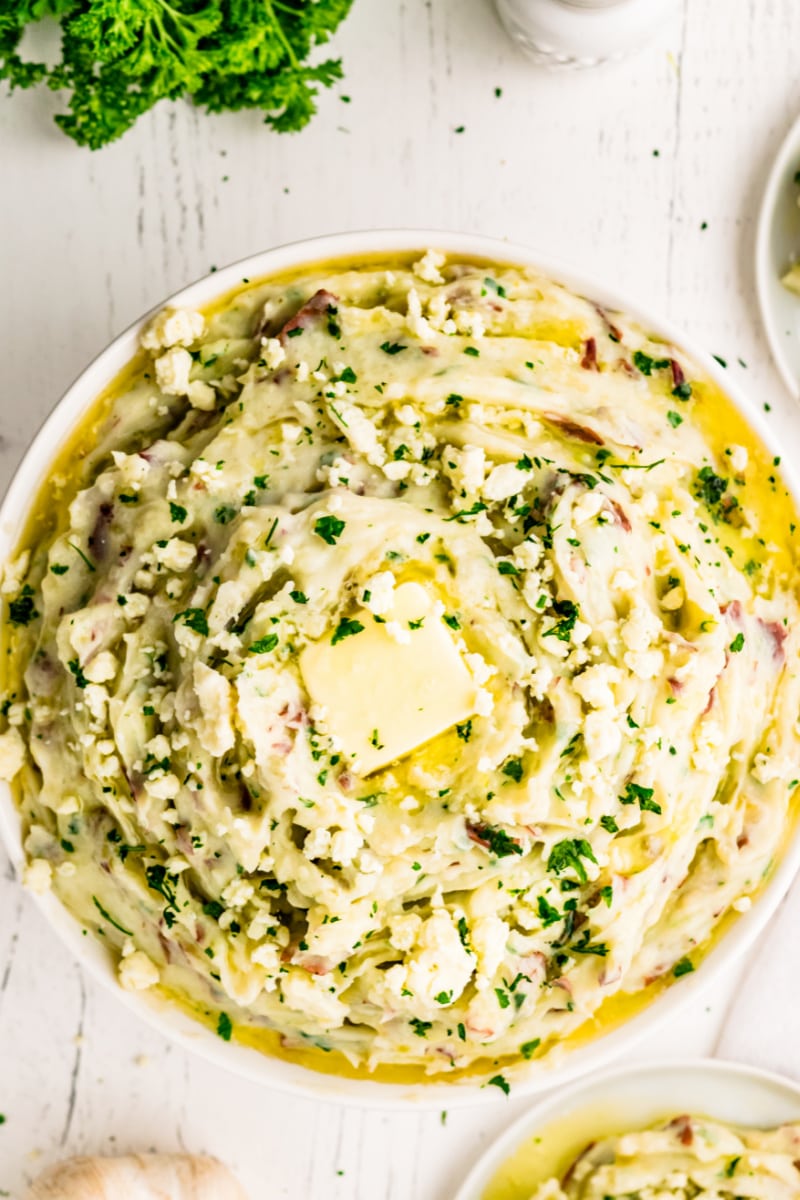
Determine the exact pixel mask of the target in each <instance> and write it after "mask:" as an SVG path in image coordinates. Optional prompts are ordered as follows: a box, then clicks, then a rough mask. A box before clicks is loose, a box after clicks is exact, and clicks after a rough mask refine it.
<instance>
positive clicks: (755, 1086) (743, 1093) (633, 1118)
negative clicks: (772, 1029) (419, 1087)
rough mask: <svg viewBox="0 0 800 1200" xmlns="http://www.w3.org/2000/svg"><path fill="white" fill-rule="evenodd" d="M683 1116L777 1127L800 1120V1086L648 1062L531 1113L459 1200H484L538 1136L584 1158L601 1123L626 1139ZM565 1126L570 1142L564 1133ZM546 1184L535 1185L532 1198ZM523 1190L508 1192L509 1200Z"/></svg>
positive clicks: (724, 1070)
mask: <svg viewBox="0 0 800 1200" xmlns="http://www.w3.org/2000/svg"><path fill="white" fill-rule="evenodd" d="M684 1113H687V1114H690V1115H693V1116H701V1117H710V1118H712V1119H715V1120H718V1121H723V1122H726V1123H729V1124H733V1125H741V1126H749V1127H753V1128H761V1129H770V1128H774V1127H776V1126H778V1125H782V1124H784V1123H785V1122H790V1121H800V1084H797V1083H795V1082H794V1080H792V1079H786V1078H785V1077H784V1076H782V1075H775V1074H773V1073H772V1072H770V1071H761V1070H759V1069H758V1068H757V1067H749V1066H746V1065H745V1064H743V1063H733V1062H723V1061H721V1060H720V1059H715V1058H707V1059H690V1060H686V1061H681V1060H678V1061H677V1062H653V1063H642V1064H641V1065H640V1066H637V1067H625V1068H623V1069H621V1070H616V1071H604V1072H603V1073H602V1074H600V1075H597V1076H595V1077H594V1078H593V1079H591V1080H588V1081H585V1082H582V1083H579V1084H576V1085H575V1086H574V1087H570V1088H567V1089H566V1090H565V1091H563V1092H559V1093H558V1094H557V1095H555V1096H548V1097H547V1099H545V1100H541V1101H540V1102H539V1103H538V1104H535V1105H534V1106H533V1108H530V1109H529V1110H528V1112H526V1113H525V1114H524V1115H523V1116H521V1117H520V1118H519V1120H518V1121H515V1122H514V1124H513V1125H512V1126H511V1128H510V1129H507V1130H506V1132H505V1133H504V1134H503V1135H502V1136H501V1137H499V1138H498V1139H497V1141H496V1142H493V1143H492V1145H491V1146H490V1147H489V1149H488V1150H487V1151H486V1152H485V1153H484V1154H483V1155H481V1158H480V1159H479V1161H478V1162H477V1163H476V1164H475V1166H474V1167H473V1169H472V1170H471V1171H470V1173H469V1175H468V1176H467V1178H466V1179H465V1180H464V1183H463V1184H462V1185H461V1188H460V1189H459V1191H458V1193H457V1195H456V1197H455V1200H482V1197H483V1196H484V1194H485V1192H486V1189H487V1187H488V1186H489V1184H490V1183H491V1182H492V1181H493V1180H494V1179H495V1178H496V1176H497V1174H498V1172H499V1171H500V1169H501V1168H502V1167H503V1165H504V1164H507V1163H508V1162H509V1160H510V1159H511V1158H512V1156H513V1155H514V1154H515V1151H517V1150H518V1149H519V1147H520V1146H522V1145H523V1144H524V1143H526V1142H529V1140H530V1139H531V1138H534V1137H538V1136H540V1135H542V1134H544V1135H545V1137H546V1136H547V1134H548V1133H550V1134H551V1137H552V1136H555V1138H556V1140H557V1142H558V1143H559V1146H560V1147H561V1146H563V1145H564V1141H567V1140H568V1142H569V1148H570V1151H571V1150H572V1149H573V1147H574V1150H575V1153H576V1155H577V1154H579V1153H580V1151H581V1149H583V1147H584V1146H586V1145H588V1143H589V1142H591V1141H592V1140H593V1139H594V1138H595V1137H596V1136H598V1134H599V1136H606V1135H605V1131H604V1130H603V1128H602V1125H600V1127H598V1124H597V1122H598V1121H599V1122H604V1121H606V1120H607V1121H608V1122H609V1123H610V1124H612V1125H613V1126H615V1128H616V1131H617V1132H620V1133H622V1132H624V1131H625V1129H626V1128H628V1129H642V1128H643V1127H645V1126H646V1125H650V1124H654V1123H655V1122H656V1121H660V1120H662V1119H664V1118H669V1117H675V1116H681V1115H682V1114H684ZM593 1123H594V1124H593ZM564 1126H566V1130H565V1133H566V1137H564V1135H563V1134H562V1132H561V1129H562V1128H563V1127H564ZM562 1139H563V1140H562ZM573 1139H574V1142H573ZM515 1182H516V1176H515ZM539 1182H540V1180H538V1179H537V1180H534V1181H532V1182H531V1185H530V1186H529V1187H528V1190H527V1195H528V1196H529V1195H530V1194H531V1192H532V1191H533V1186H534V1183H539ZM516 1190H517V1189H516V1188H512V1187H511V1186H509V1187H508V1195H509V1200H510V1197H511V1195H513V1194H514V1193H515V1192H516ZM520 1194H522V1189H521V1188H520Z"/></svg>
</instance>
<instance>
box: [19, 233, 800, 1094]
mask: <svg viewBox="0 0 800 1200" xmlns="http://www.w3.org/2000/svg"><path fill="white" fill-rule="evenodd" d="M142 346H143V350H142V355H141V359H140V360H139V361H137V363H135V364H133V366H132V368H131V369H130V371H128V372H127V373H126V375H125V376H124V378H123V379H121V380H120V382H119V385H118V386H117V387H116V388H115V389H114V390H113V393H112V394H111V396H110V397H107V398H106V399H105V400H101V401H99V402H98V408H97V409H96V411H95V413H94V415H93V417H92V418H91V420H90V422H89V424H88V425H87V426H86V427H85V428H84V430H83V432H82V433H81V434H80V435H79V440H78V442H77V443H76V445H75V446H74V447H73V448H72V450H71V451H70V452H69V454H68V455H67V456H66V457H65V458H63V459H62V461H60V462H59V463H58V464H56V466H55V467H54V473H53V477H52V479H51V480H50V482H49V484H48V486H47V487H46V488H45V490H44V492H43V495H42V498H41V500H40V502H39V505H38V508H37V509H36V510H35V515H34V518H33V519H32V522H31V526H30V529H29V531H28V534H27V535H26V537H25V539H24V541H23V543H22V545H21V547H20V553H19V555H18V557H17V558H16V559H15V560H14V562H13V563H11V564H10V565H9V566H8V568H7V571H6V577H5V584H4V593H5V597H4V598H5V601H6V611H5V622H4V629H5V632H6V640H7V650H8V654H7V655H6V662H7V666H6V679H5V684H6V692H5V703H4V705H3V707H2V712H3V714H4V718H5V720H6V721H7V722H8V729H7V731H6V732H5V733H3V734H2V735H1V736H0V767H1V768H2V770H3V773H4V775H5V776H6V777H7V778H13V780H14V788H15V793H16V796H17V798H18V802H19V806H20V810H21V813H22V817H23V821H24V827H25V844H26V849H27V853H28V855H29V859H30V865H29V868H28V874H29V877H30V880H31V883H32V885H33V884H34V883H35V885H36V887H37V888H38V890H42V889H46V888H47V887H48V886H52V887H53V889H54V890H55V891H56V893H57V894H58V896H59V897H60V898H61V899H62V900H63V902H64V903H65V904H66V905H67V907H68V908H69V909H70V910H71V911H72V912H73V913H74V914H75V915H76V916H77V917H78V919H79V920H80V921H81V922H83V924H84V926H85V927H86V928H87V929H89V930H90V931H91V932H93V933H97V934H99V935H102V937H103V941H104V944H105V945H106V946H107V947H108V948H109V949H110V950H111V951H112V952H113V953H114V954H115V956H116V957H117V958H118V960H119V964H120V965H119V974H120V980H121V982H122V983H123V985H124V986H125V987H128V988H135V989H142V990H147V989H151V988H156V989H161V990H162V991H163V992H165V993H168V994H169V995H171V996H173V997H177V998H178V999H179V1000H180V1001H181V1002H182V1003H184V1004H186V1005H189V1006H190V1007H191V1008H192V1009H193V1011H195V1012H196V1013H197V1014H198V1015H200V1016H201V1017H202V1018H203V1019H205V1020H210V1021H211V1022H212V1023H213V1025H214V1027H215V1028H216V1029H217V1031H218V1032H219V1034H220V1035H221V1036H222V1037H224V1038H229V1037H231V1035H232V1033H236V1034H237V1035H243V1034H244V1033H248V1034H250V1035H253V1034H254V1033H256V1032H258V1031H273V1033H274V1034H275V1035H277V1036H279V1037H280V1038H281V1039H282V1041H283V1045H284V1046H285V1047H287V1048H288V1049H289V1050H290V1051H291V1050H292V1049H293V1048H299V1047H318V1048H320V1049H321V1050H325V1051H329V1052H338V1053H340V1054H341V1055H344V1056H345V1057H346V1059H347V1060H349V1063H350V1064H351V1065H355V1066H357V1067H364V1068H367V1069H373V1068H376V1067H382V1066H386V1065H391V1064H398V1063H401V1064H404V1065H410V1066H414V1067H418V1068H420V1069H422V1070H423V1071H425V1072H428V1073H444V1074H445V1075H447V1074H451V1075H455V1074H457V1073H458V1072H459V1070H460V1069H462V1068H474V1069H475V1070H479V1071H485V1073H486V1075H487V1076H488V1075H490V1074H493V1073H494V1071H495V1070H496V1064H498V1063H502V1064H509V1063H510V1064H512V1065H513V1063H514V1062H520V1063H521V1062H523V1061H525V1060H530V1059H532V1058H535V1059H537V1060H538V1059H543V1058H547V1057H548V1056H549V1055H551V1054H552V1053H554V1052H556V1051H557V1050H558V1048H559V1046H562V1045H563V1043H564V1040H565V1038H567V1036H568V1035H569V1034H570V1032H571V1031H573V1030H575V1029H576V1028H578V1027H579V1026H580V1025H581V1024H583V1023H584V1022H586V1021H587V1019H589V1018H591V1017H592V1016H593V1015H594V1014H596V1013H597V1012H598V1010H599V1009H600V1008H601V1006H602V1005H603V1004H604V1002H605V1001H607V1000H608V999H609V998H610V997H613V996H615V995H621V994H622V993H631V992H639V991H641V990H642V989H646V988H648V987H649V986H650V985H653V984H654V982H655V981H657V980H660V979H664V978H670V979H671V978H673V977H680V976H682V975H685V974H686V973H688V972H690V971H691V970H692V969H693V966H694V961H695V960H694V959H693V958H692V955H693V953H694V952H695V951H696V950H698V948H701V947H703V945H704V944H705V943H707V941H708V939H709V937H710V935H711V934H712V932H713V931H714V929H715V927H716V926H717V924H718V922H719V921H720V920H721V919H722V918H723V916H725V914H726V913H728V912H730V911H731V910H732V909H738V910H742V909H743V908H745V907H747V905H748V904H749V902H750V901H749V897H750V896H751V894H753V893H754V892H756V890H757V889H758V888H759V886H760V885H761V883H762V880H763V878H764V876H765V874H766V873H767V872H768V871H769V869H770V867H771V865H772V864H773V862H774V860H775V856H776V854H777V852H778V851H779V848H780V846H781V841H782V837H783V834H784V830H785V827H786V821H787V813H788V809H789V804H790V799H791V792H792V788H793V787H794V786H795V784H796V782H797V778H796V777H797V776H800V766H798V738H797V729H796V722H797V714H798V711H799V710H800V688H799V687H798V637H800V632H799V631H800V623H798V613H797V603H796V599H795V573H794V572H795V564H794V549H793V547H794V525H793V523H792V522H793V521H794V508H793V505H792V503H791V501H790V499H789V497H788V493H787V492H786V489H785V487H784V486H783V484H782V482H781V480H780V476H779V474H778V473H777V471H776V470H775V464H773V463H772V460H771V458H768V457H767V456H766V455H765V452H764V451H763V448H762V447H761V446H760V445H759V444H758V443H757V442H756V440H755V439H754V437H753V435H752V434H751V433H750V431H749V430H748V429H747V427H746V426H745V425H744V423H743V422H742V421H741V419H740V418H739V417H738V415H737V414H736V412H735V410H734V409H733V408H732V407H731V406H730V405H729V404H728V402H727V401H726V400H725V399H724V397H722V396H721V395H720V393H719V392H718V391H717V390H716V389H715V388H714V386H713V384H711V383H710V382H709V381H708V380H707V379H706V378H704V376H703V374H702V372H701V371H699V370H698V369H697V367H696V366H695V365H694V364H692V363H691V362H689V361H687V360H686V358H685V357H684V356H683V355H682V354H681V353H680V352H679V351H678V350H676V349H675V348H674V347H671V346H668V345H665V344H663V343H661V342H658V341H654V340H651V339H650V338H649V337H648V335H647V333H646V331H644V330H642V329H640V328H638V327H637V326H636V325H635V324H633V323H632V322H630V321H628V320H627V319H626V318H624V317H623V316H622V315H619V314H616V313H614V314H609V313H606V312H604V311H603V310H601V309H599V308H598V307H596V306H595V305H593V304H592V303H590V302H588V301H586V300H584V299H581V298H579V297H577V296H575V295H572V294H571V293H570V292H568V291H566V290H565V289H564V288H562V287H560V286H558V285H556V284H554V283H553V282H551V281H549V280H546V279H542V278H540V277H537V276H536V275H535V274H534V273H533V272H531V271H528V270H522V269H516V268H511V267H508V266H493V267H489V266H486V265H485V264H484V265H477V264H470V263H463V262H458V261H447V262H445V261H444V259H443V257H441V256H438V255H436V254H431V253H429V254H428V255H426V256H425V258H424V259H422V260H421V261H420V262H418V263H417V264H415V265H413V266H412V264H411V262H410V261H409V260H401V261H398V262H396V263H391V264H385V265H384V264H376V263H374V262H367V263H364V264H362V265H357V266H355V267H352V268H346V267H342V266H341V265H339V266H338V267H337V266H333V267H330V268H327V269H326V268H320V269H319V270H317V271H306V272H301V273H298V274H296V275H295V277H294V278H291V279H285V278H284V279H278V280H275V281H271V282H269V281H268V282H266V283H260V284H258V285H247V286H244V287H243V288H242V289H241V290H240V291H239V292H238V293H237V294H236V295H234V296H230V297H228V298H227V299H226V300H225V301H224V302H222V303H221V304H220V305H219V306H218V307H217V309H216V310H214V311H213V312H212V313H211V314H201V313H196V312H188V311H181V310H179V311H167V312H165V313H162V314H161V315H160V316H159V317H157V318H156V319H155V321H154V322H153V323H152V324H151V325H150V327H149V328H148V329H147V330H146V332H145V334H144V336H143V338H142ZM327 1061H328V1062H330V1061H331V1059H330V1058H329V1059H328V1060H327ZM339 1061H341V1060H339ZM500 1078H501V1080H502V1079H503V1077H502V1076H501V1077H500Z"/></svg>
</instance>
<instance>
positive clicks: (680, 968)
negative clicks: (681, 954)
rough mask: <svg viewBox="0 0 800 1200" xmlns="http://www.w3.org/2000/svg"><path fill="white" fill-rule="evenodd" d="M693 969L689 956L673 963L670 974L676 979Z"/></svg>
mask: <svg viewBox="0 0 800 1200" xmlns="http://www.w3.org/2000/svg"><path fill="white" fill-rule="evenodd" d="M693 970H694V963H693V962H692V960H691V959H690V958H681V959H679V960H678V962H676V963H675V966H674V967H673V968H672V974H673V975H674V976H675V978H676V979H680V977H681V975H691V973H692V971H693Z"/></svg>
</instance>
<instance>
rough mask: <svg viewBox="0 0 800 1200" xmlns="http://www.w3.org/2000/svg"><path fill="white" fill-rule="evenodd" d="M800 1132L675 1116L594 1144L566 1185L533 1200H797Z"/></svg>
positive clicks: (552, 1184) (551, 1184) (554, 1184)
mask: <svg viewBox="0 0 800 1200" xmlns="http://www.w3.org/2000/svg"><path fill="white" fill-rule="evenodd" d="M798 1195H800V1126H798V1125H784V1126H782V1127H781V1128H780V1129H772V1130H768V1131H762V1130H757V1129H753V1130H741V1129H731V1128H729V1127H727V1126H725V1125H721V1124H719V1123H718V1122H715V1121H704V1120H699V1119H697V1118H693V1117H676V1118H675V1120H673V1121H670V1122H669V1123H668V1124H666V1125H659V1126H656V1127H655V1128H654V1129H647V1130H645V1131H644V1132H642V1133H626V1134H623V1135H622V1136H621V1137H615V1138H604V1139H603V1140H602V1141H599V1142H595V1143H594V1144H593V1145H591V1146H589V1148H588V1149H587V1150H586V1151H585V1152H584V1153H583V1154H582V1155H581V1157H580V1158H579V1159H578V1160H577V1162H575V1163H574V1164H573V1166H572V1167H571V1168H570V1170H569V1171H568V1172H567V1175H566V1177H565V1179H563V1180H562V1181H561V1182H559V1181H558V1180H556V1179H551V1180H548V1181H547V1182H546V1183H543V1184H541V1185H540V1186H539V1187H538V1188H537V1190H536V1191H535V1192H534V1194H533V1197H532V1200H613V1197H620V1198H622V1197H624V1198H625V1200H703V1197H706V1200H745V1197H752V1198H753V1200H796V1197H797V1196H798Z"/></svg>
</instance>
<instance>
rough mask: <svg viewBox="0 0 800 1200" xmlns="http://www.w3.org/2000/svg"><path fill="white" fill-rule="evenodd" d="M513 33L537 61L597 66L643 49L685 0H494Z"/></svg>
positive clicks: (677, 11)
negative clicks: (681, 1)
mask: <svg viewBox="0 0 800 1200" xmlns="http://www.w3.org/2000/svg"><path fill="white" fill-rule="evenodd" d="M495 4H496V7H497V12H498V15H499V17H500V20H501V21H502V23H503V25H504V26H505V28H506V30H507V32H508V33H509V35H510V36H511V38H512V39H513V40H514V41H515V42H516V43H517V44H518V45H519V46H520V47H521V49H522V50H523V51H524V52H525V53H526V54H527V55H528V57H529V58H531V59H532V60H533V61H534V62H535V63H538V64H539V65H541V66H548V67H568V68H569V67H572V68H579V67H595V66H599V65H600V64H601V63H606V62H614V61H616V60H618V59H621V58H624V57H626V56H627V55H629V54H632V53H633V52H634V51H636V50H638V49H640V48H641V47H642V46H643V45H644V44H645V43H646V42H647V41H649V40H650V39H651V38H653V37H655V35H656V34H657V33H658V31H659V30H660V29H661V28H662V27H663V26H664V25H665V24H666V22H667V21H669V20H670V19H671V18H675V17H676V16H677V14H678V13H679V11H680V7H681V3H680V0H495Z"/></svg>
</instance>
